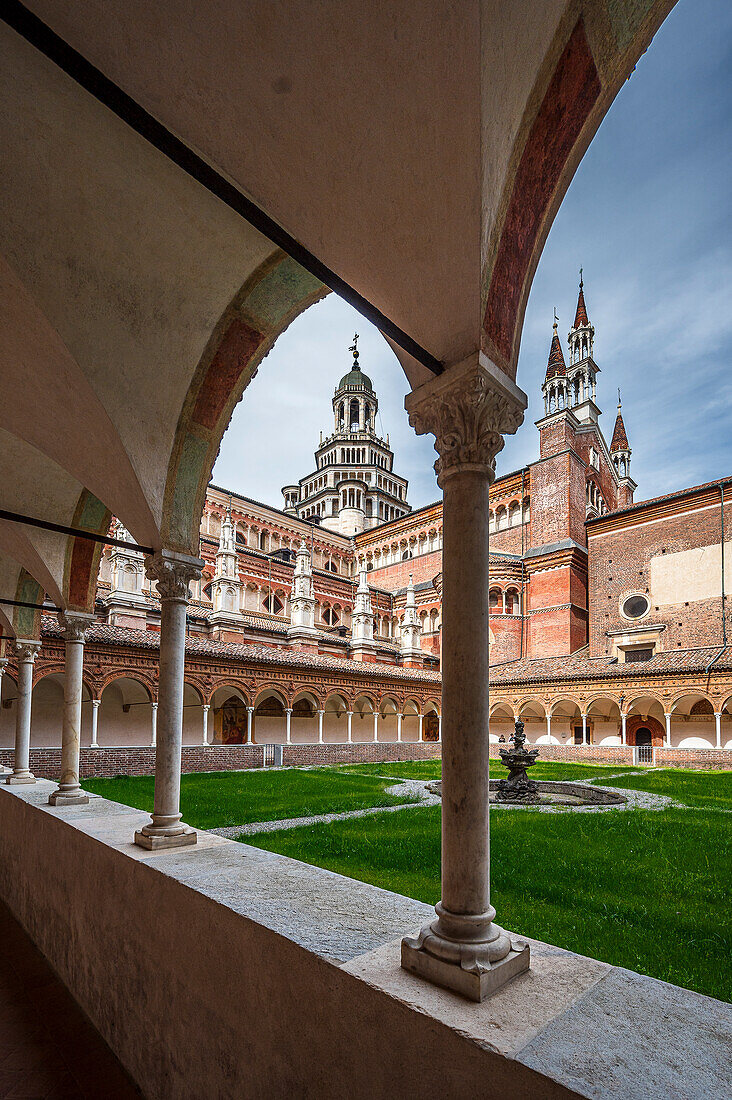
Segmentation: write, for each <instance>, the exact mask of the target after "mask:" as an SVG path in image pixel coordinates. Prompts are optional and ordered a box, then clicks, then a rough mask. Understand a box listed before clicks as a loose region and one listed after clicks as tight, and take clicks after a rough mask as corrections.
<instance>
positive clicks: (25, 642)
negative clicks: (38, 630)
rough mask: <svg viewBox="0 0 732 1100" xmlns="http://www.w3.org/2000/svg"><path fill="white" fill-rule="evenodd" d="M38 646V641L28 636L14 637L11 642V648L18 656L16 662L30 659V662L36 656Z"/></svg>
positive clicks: (39, 646) (39, 644)
mask: <svg viewBox="0 0 732 1100" xmlns="http://www.w3.org/2000/svg"><path fill="white" fill-rule="evenodd" d="M40 648H41V643H40V642H37V641H34V640H31V639H28V638H16V639H15V642H14V643H13V649H14V651H15V655H16V657H17V658H18V662H20V661H30V662H31V664H32V663H33V662H34V661H35V659H36V657H37V656H38V650H39V649H40Z"/></svg>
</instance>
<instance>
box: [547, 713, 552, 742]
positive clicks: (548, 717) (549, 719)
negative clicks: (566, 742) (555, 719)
mask: <svg viewBox="0 0 732 1100" xmlns="http://www.w3.org/2000/svg"><path fill="white" fill-rule="evenodd" d="M546 735H547V737H551V735H552V716H551V714H547V716H546Z"/></svg>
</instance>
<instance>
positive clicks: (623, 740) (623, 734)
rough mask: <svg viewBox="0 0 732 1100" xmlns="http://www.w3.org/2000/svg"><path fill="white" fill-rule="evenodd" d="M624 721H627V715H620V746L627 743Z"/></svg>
mask: <svg viewBox="0 0 732 1100" xmlns="http://www.w3.org/2000/svg"><path fill="white" fill-rule="evenodd" d="M626 719H627V715H625V714H623V715H621V717H620V744H621V745H624V744H626V742H627V737H626V732H625V723H626Z"/></svg>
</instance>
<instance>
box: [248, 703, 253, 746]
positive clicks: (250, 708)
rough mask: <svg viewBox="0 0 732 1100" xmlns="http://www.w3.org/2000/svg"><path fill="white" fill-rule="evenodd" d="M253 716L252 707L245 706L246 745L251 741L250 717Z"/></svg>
mask: <svg viewBox="0 0 732 1100" xmlns="http://www.w3.org/2000/svg"><path fill="white" fill-rule="evenodd" d="M253 717H254V707H247V745H251V743H252V718H253Z"/></svg>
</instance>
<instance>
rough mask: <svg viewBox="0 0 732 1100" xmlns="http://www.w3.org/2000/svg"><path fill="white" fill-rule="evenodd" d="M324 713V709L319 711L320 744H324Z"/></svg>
mask: <svg viewBox="0 0 732 1100" xmlns="http://www.w3.org/2000/svg"><path fill="white" fill-rule="evenodd" d="M324 713H325V712H324V711H322V710H319V711H318V744H319V745H322V744H323V714H324Z"/></svg>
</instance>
